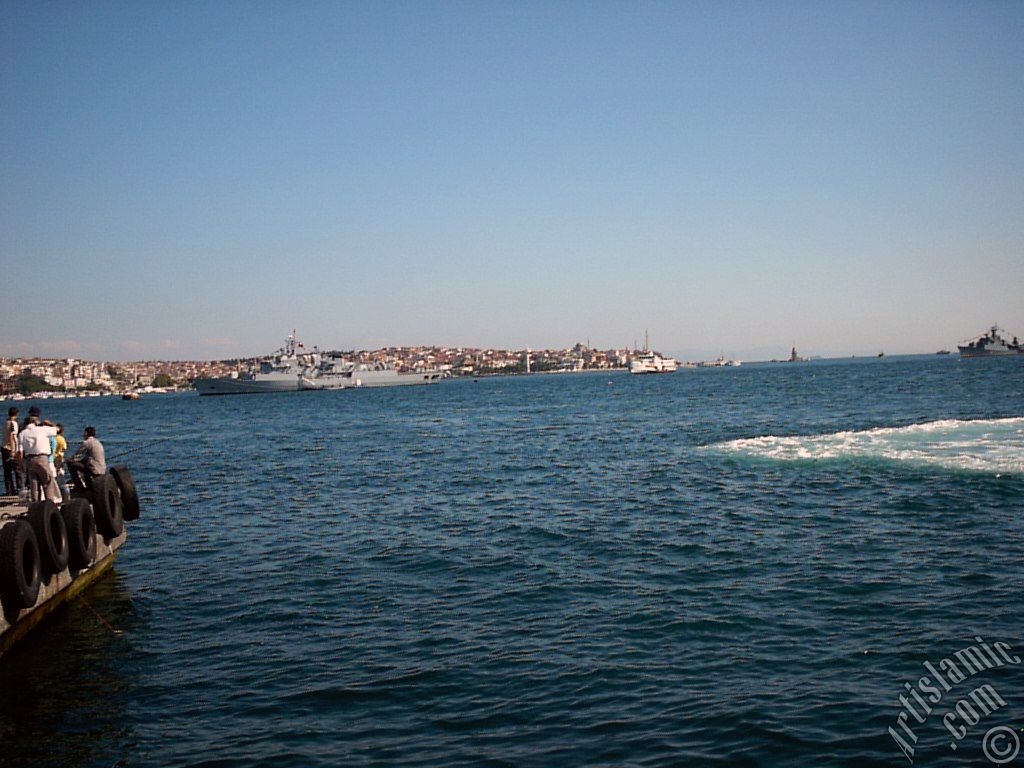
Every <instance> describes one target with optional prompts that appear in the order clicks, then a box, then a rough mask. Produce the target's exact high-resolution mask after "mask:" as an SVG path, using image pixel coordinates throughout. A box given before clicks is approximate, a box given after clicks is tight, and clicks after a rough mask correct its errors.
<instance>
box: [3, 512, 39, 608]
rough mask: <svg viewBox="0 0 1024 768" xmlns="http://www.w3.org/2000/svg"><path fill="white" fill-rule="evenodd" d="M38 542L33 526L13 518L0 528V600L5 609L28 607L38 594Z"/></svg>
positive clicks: (34, 601)
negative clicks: (12, 520)
mask: <svg viewBox="0 0 1024 768" xmlns="http://www.w3.org/2000/svg"><path fill="white" fill-rule="evenodd" d="M41 579H42V573H41V572H40V569H39V544H38V543H36V535H35V533H33V532H32V526H31V525H29V524H28V523H27V522H26V521H25V520H21V519H19V520H15V521H14V522H11V523H7V525H5V526H4V527H3V528H0V600H3V604H4V610H6V611H9V612H12V611H20V610H21V609H23V608H31V607H32V606H33V605H35V604H36V599H37V598H38V597H39V583H40V581H41Z"/></svg>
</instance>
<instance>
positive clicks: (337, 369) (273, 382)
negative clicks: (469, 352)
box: [193, 331, 448, 395]
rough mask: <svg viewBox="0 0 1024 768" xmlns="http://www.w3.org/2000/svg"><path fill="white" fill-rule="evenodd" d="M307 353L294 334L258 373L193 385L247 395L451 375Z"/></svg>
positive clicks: (391, 383) (204, 391) (209, 392)
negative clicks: (401, 371)
mask: <svg viewBox="0 0 1024 768" xmlns="http://www.w3.org/2000/svg"><path fill="white" fill-rule="evenodd" d="M305 350H306V348H305V346H304V345H303V344H302V343H301V342H299V341H298V340H297V339H296V337H295V331H292V333H291V334H290V335H289V336H288V338H287V339H285V343H284V346H283V347H281V348H280V349H279V350H277V351H276V352H275V353H274V354H273V355H270V356H269V357H267V358H265V359H263V360H261V361H260V362H259V366H258V368H257V369H256V370H253V371H251V372H246V373H238V374H236V375H232V376H223V377H218V378H205V379H196V380H195V382H193V384H194V386H195V388H196V390H197V391H198V392H199V394H200V395H244V394H264V393H268V392H298V391H302V390H321V389H351V388H356V387H394V386H401V385H407V384H433V383H436V382H438V381H440V380H441V379H444V378H447V376H448V374H447V373H446V372H445V371H438V370H422V371H412V372H409V373H399V372H398V371H397V370H396V369H395V368H394V366H391V365H389V364H387V363H373V364H370V363H355V362H350V361H348V360H347V359H346V358H345V357H344V356H342V355H340V354H337V353H324V352H320V351H319V350H318V349H317V348H316V347H314V348H313V350H312V351H311V352H307V351H305Z"/></svg>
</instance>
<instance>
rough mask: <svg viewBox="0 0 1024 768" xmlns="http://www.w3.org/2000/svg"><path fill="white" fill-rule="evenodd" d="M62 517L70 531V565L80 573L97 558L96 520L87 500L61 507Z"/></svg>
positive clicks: (79, 500) (72, 502) (73, 501)
mask: <svg viewBox="0 0 1024 768" xmlns="http://www.w3.org/2000/svg"><path fill="white" fill-rule="evenodd" d="M60 511H61V516H62V517H63V518H64V525H65V526H67V530H68V548H69V553H68V563H69V564H70V566H71V569H72V570H75V571H80V570H82V569H83V568H88V567H89V566H90V565H92V561H93V559H94V558H95V557H96V518H95V517H93V514H92V507H91V506H90V504H89V502H88V501H86V500H85V499H81V498H79V499H72V500H71V501H69V502H68V503H67V504H65V505H64V506H63V507H61V510H60Z"/></svg>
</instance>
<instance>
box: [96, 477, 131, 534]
mask: <svg viewBox="0 0 1024 768" xmlns="http://www.w3.org/2000/svg"><path fill="white" fill-rule="evenodd" d="M92 511H93V515H95V518H96V530H97V531H99V532H100V533H101V534H102V535H103V538H105V539H108V540H109V539H113V538H115V537H117V536H120V535H121V531H123V530H124V517H123V513H122V511H121V493H120V491H118V489H117V483H115V482H114V478H112V477H111V476H110V475H97V476H96V477H94V478H93V479H92Z"/></svg>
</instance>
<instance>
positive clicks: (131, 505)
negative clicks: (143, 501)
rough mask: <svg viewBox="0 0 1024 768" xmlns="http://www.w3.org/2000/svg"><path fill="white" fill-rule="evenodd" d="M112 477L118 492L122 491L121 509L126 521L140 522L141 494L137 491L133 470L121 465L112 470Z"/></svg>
mask: <svg viewBox="0 0 1024 768" xmlns="http://www.w3.org/2000/svg"><path fill="white" fill-rule="evenodd" d="M110 476H111V477H112V478H114V482H115V483H117V488H118V490H120V491H121V507H122V513H123V514H124V519H125V520H126V521H127V522H129V523H130V522H132V521H133V520H138V519H139V513H140V509H139V494H138V492H137V491H136V490H135V481H134V480H132V473H131V470H130V469H128V467H127V466H126V465H124V464H121V465H119V466H117V467H113V468H111V470H110Z"/></svg>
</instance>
